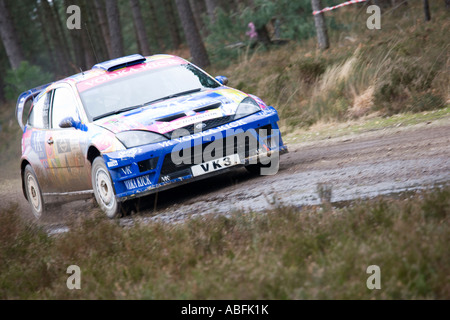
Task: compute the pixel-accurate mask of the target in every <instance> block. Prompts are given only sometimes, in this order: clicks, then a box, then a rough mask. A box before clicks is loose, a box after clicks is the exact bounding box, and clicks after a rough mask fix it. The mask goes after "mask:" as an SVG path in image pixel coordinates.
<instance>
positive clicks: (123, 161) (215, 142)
mask: <svg viewBox="0 0 450 320" xmlns="http://www.w3.org/2000/svg"><path fill="white" fill-rule="evenodd" d="M278 121H279V118H278V114H277V112H276V110H275V109H274V108H271V107H269V108H267V109H265V110H263V111H261V112H258V113H256V114H254V115H251V116H248V117H246V118H243V119H240V120H236V121H233V122H230V123H228V124H226V125H222V126H219V127H217V128H213V129H210V130H206V131H204V132H199V133H194V134H193V135H190V136H185V137H181V138H178V139H173V140H170V141H164V142H161V143H156V144H151V145H145V146H140V147H136V148H132V149H127V150H125V151H118V152H112V153H107V154H104V155H103V158H104V160H105V163H106V165H107V167H108V169H109V172H110V175H111V178H112V180H113V183H114V188H115V192H116V198H117V200H118V201H125V200H129V199H133V198H137V197H141V196H145V195H149V194H152V193H156V192H159V191H162V190H166V189H169V188H172V187H175V186H178V185H181V184H185V183H188V182H192V181H196V180H200V179H204V178H208V177H211V176H214V175H218V174H223V173H226V172H228V171H230V170H233V169H236V168H237V167H242V166H245V165H249V164H254V163H256V162H257V161H258V160H261V161H263V159H265V160H267V159H269V158H271V157H273V156H275V157H278V156H279V155H281V154H283V153H286V152H287V147H286V146H285V145H284V144H283V141H282V139H281V134H280V132H279V128H278V124H277V122H278ZM187 151H190V152H187ZM199 154H200V157H199V156H198V155H199ZM234 154H239V163H237V162H236V163H235V165H233V166H229V167H225V166H224V167H223V168H221V167H220V165H219V164H217V167H218V168H217V169H215V170H212V171H211V172H206V173H204V174H201V175H198V174H194V171H193V169H192V168H193V167H194V166H201V165H202V164H203V166H202V167H203V168H206V167H208V165H207V164H206V163H207V162H210V163H211V161H213V162H214V161H216V160H218V159H222V158H224V157H227V156H231V157H232V158H233V155H234ZM179 155H181V157H179ZM175 157H178V158H177V159H175ZM174 159H175V160H176V161H174ZM180 160H182V163H179V162H180ZM269 160H270V159H269ZM263 163H264V162H263ZM212 165H214V167H216V164H214V163H212V164H211V167H212ZM197 171H198V170H196V172H197Z"/></svg>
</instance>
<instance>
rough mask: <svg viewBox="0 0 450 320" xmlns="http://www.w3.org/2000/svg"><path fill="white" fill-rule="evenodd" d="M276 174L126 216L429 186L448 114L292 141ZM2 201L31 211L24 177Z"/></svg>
mask: <svg viewBox="0 0 450 320" xmlns="http://www.w3.org/2000/svg"><path fill="white" fill-rule="evenodd" d="M289 150H290V152H289V153H288V154H287V155H284V156H282V157H281V161H280V170H279V172H278V174H277V175H275V176H261V177H257V176H252V175H250V174H248V173H247V172H246V170H245V169H239V170H236V171H235V172H232V173H230V174H226V175H222V176H217V177H213V178H209V179H206V180H203V181H199V182H194V183H191V184H188V185H184V186H180V187H177V188H174V189H172V190H168V191H164V192H161V193H159V194H158V197H157V201H156V206H155V200H156V197H155V196H148V197H145V198H141V199H140V200H139V201H138V203H136V212H135V213H132V214H131V216H128V217H124V218H122V219H121V223H123V224H128V223H131V221H133V220H136V219H137V220H142V221H149V220H163V221H168V222H172V221H182V220H183V219H185V218H186V217H188V216H192V215H194V216H195V215H199V214H227V213H231V212H233V211H237V210H245V211H248V210H254V211H260V210H264V209H267V208H271V207H273V206H274V205H278V204H285V205H294V206H303V205H311V204H318V203H320V199H319V196H318V189H317V186H318V184H326V185H327V186H330V187H331V190H332V197H331V201H332V202H340V201H346V200H352V199H357V198H367V197H374V196H377V195H381V194H389V193H396V192H401V191H404V190H413V189H420V188H427V187H430V186H433V185H435V184H448V183H450V123H449V121H448V119H446V120H445V121H442V120H441V121H438V122H437V123H433V124H429V125H427V124H421V125H416V126H414V127H406V128H390V129H383V130H378V131H374V132H366V133H364V134H360V135H353V136H345V137H339V138H332V139H327V140H321V141H317V142H310V143H303V144H291V145H289ZM0 196H1V199H2V205H5V204H7V203H9V202H17V203H19V211H21V212H22V213H23V214H26V215H29V213H28V211H29V208H28V204H27V202H26V201H25V199H24V198H23V196H22V194H21V189H20V181H19V180H5V181H4V182H3V183H2V187H1V189H0ZM93 208H94V206H93V204H92V202H91V201H88V202H86V201H77V202H72V203H68V204H65V205H63V206H61V207H58V208H54V209H53V210H52V212H51V213H50V214H49V215H48V217H46V218H45V219H44V221H42V222H41V223H44V224H46V225H47V226H54V227H56V226H58V225H61V224H64V221H65V220H66V219H68V218H73V217H74V216H80V215H88V214H90V213H92V212H93V211H95V210H98V209H93Z"/></svg>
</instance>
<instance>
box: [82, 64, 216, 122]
mask: <svg viewBox="0 0 450 320" xmlns="http://www.w3.org/2000/svg"><path fill="white" fill-rule="evenodd" d="M219 86H220V84H218V83H217V82H216V81H214V79H212V78H211V77H210V76H208V75H207V74H205V73H204V72H202V71H201V70H200V69H198V68H196V67H195V66H193V65H190V64H182V65H176V66H171V67H166V68H161V69H155V70H148V71H143V72H140V73H134V74H132V75H130V76H126V77H123V78H118V79H115V80H111V81H108V82H106V83H103V84H101V85H98V86H95V87H93V88H90V89H87V90H85V91H80V97H81V100H82V102H83V105H84V108H85V110H86V113H87V114H88V116H89V118H90V120H97V119H100V118H103V117H106V116H108V115H111V114H117V113H120V112H123V111H126V110H131V109H133V108H139V107H140V106H143V105H145V104H151V103H154V102H158V101H161V100H163V99H165V98H171V97H175V96H178V95H184V94H190V93H193V92H196V91H201V90H202V89H205V88H217V87H219Z"/></svg>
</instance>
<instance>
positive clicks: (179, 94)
mask: <svg viewBox="0 0 450 320" xmlns="http://www.w3.org/2000/svg"><path fill="white" fill-rule="evenodd" d="M199 91H202V88H198V89H192V90H188V91H183V92H179V93H175V94H171V95H169V96H166V97H162V98H159V99H156V100H152V101H149V102H146V103H144V104H143V105H144V106H148V105H149V104H152V103H156V102H159V101H163V100H166V99H172V98H176V97H181V96H185V95H187V94H191V93H195V92H199Z"/></svg>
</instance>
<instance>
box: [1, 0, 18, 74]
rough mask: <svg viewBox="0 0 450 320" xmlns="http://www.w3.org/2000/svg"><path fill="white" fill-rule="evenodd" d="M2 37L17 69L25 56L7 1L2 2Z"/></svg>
mask: <svg viewBox="0 0 450 320" xmlns="http://www.w3.org/2000/svg"><path fill="white" fill-rule="evenodd" d="M0 37H1V39H2V42H3V46H4V47H5V51H6V55H7V56H8V60H9V63H10V64H11V67H12V68H13V69H17V68H18V67H19V66H20V63H21V62H22V61H23V60H24V56H23V53H22V48H21V47H20V43H19V38H18V37H17V34H16V29H15V27H14V24H13V21H12V19H11V16H10V14H9V11H8V8H7V7H6V1H5V0H0Z"/></svg>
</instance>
